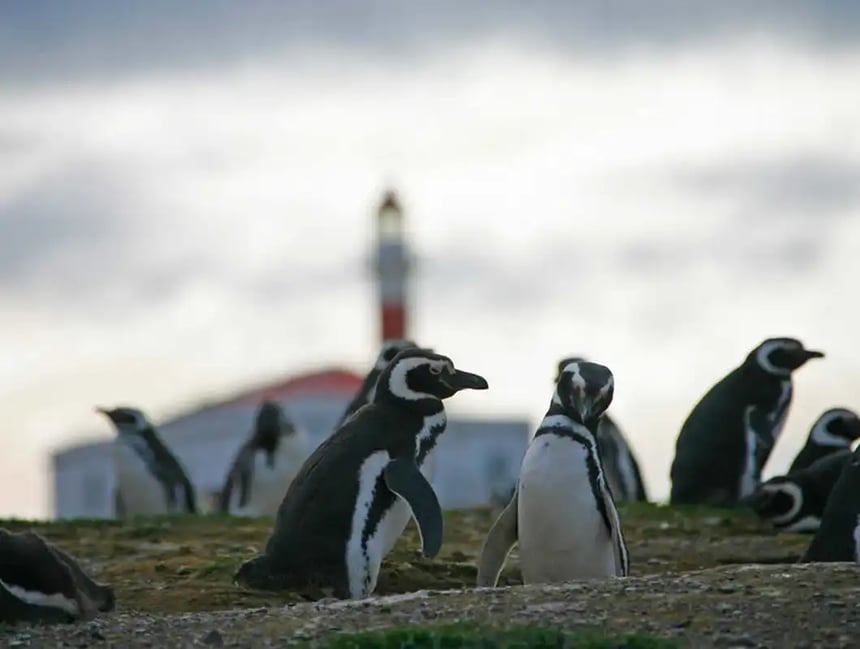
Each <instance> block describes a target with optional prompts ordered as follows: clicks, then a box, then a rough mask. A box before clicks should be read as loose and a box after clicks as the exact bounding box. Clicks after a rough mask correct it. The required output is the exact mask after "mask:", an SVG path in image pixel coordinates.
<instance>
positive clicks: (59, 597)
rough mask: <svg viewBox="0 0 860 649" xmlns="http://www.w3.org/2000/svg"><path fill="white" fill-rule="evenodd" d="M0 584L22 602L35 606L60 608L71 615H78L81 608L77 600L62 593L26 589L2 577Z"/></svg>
mask: <svg viewBox="0 0 860 649" xmlns="http://www.w3.org/2000/svg"><path fill="white" fill-rule="evenodd" d="M0 586H3V588H5V589H6V590H7V591H9V592H10V593H11V594H12V595H14V596H15V597H17V598H18V599H20V600H21V601H22V602H26V603H27V604H32V605H33V606H45V607H48V608H58V609H60V610H63V611H65V612H66V613H69V614H70V615H75V616H76V615H78V613H79V610H80V609H79V607H78V603H77V602H76V601H75V600H73V599H69V598H68V597H66V596H65V595H63V594H62V593H52V594H50V595H48V594H46V593H40V592H39V591H36V590H25V589H24V588H21V587H20V586H14V585H12V584H7V583H6V582H5V581H3V580H2V579H0Z"/></svg>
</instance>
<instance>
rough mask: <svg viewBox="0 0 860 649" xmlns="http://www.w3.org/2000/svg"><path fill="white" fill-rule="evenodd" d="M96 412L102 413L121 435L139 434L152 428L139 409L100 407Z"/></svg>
mask: <svg viewBox="0 0 860 649" xmlns="http://www.w3.org/2000/svg"><path fill="white" fill-rule="evenodd" d="M96 412H100V413H102V414H103V415H105V416H106V417H107V418H108V419H110V420H111V422H112V423H113V425H114V426H116V429H117V431H118V432H120V433H138V432H140V431H142V430H145V429H146V428H149V427H150V426H151V424H150V423H149V420H148V419H147V418H146V415H144V414H143V413H142V412H141V411H140V410H138V409H137V408H129V407H127V406H121V407H119V408H113V409H109V408H102V407H100V406H99V407H97V408H96Z"/></svg>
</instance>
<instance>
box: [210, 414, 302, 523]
mask: <svg viewBox="0 0 860 649" xmlns="http://www.w3.org/2000/svg"><path fill="white" fill-rule="evenodd" d="M309 454H310V441H309V439H308V436H307V433H306V432H305V431H304V430H303V429H301V428H297V427H296V426H295V424H294V423H293V422H292V421H291V420H290V419H289V418H288V417H287V415H286V413H284V411H283V409H282V408H281V406H280V405H279V404H278V403H277V402H275V401H264V402H263V403H262V404H261V405H260V409H259V410H258V411H257V417H256V421H255V422H254V432H253V434H252V435H251V437H250V439H248V441H246V442H245V443H244V444H243V445H242V447H241V448H240V449H239V452H238V454H237V455H236V458H235V460H234V461H233V464H232V466H231V467H230V471H229V472H228V474H227V478H226V480H225V482H224V487H223V488H222V489H221V494H220V499H219V510H220V511H221V513H222V514H227V513H230V514H235V515H239V516H274V515H275V514H276V513H277V511H278V506H279V505H280V504H281V500H283V498H284V494H285V493H286V492H287V487H289V486H290V482H292V480H293V477H294V476H295V475H296V473H298V471H299V469H300V468H301V465H302V462H304V461H305V459H306V458H307V456H308V455H309Z"/></svg>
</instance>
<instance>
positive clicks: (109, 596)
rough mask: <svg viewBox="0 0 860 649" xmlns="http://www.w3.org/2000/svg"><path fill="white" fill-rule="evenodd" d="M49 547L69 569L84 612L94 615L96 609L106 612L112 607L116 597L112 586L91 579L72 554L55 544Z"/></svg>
mask: <svg viewBox="0 0 860 649" xmlns="http://www.w3.org/2000/svg"><path fill="white" fill-rule="evenodd" d="M49 549H50V550H51V552H53V553H54V555H55V556H56V557H57V558H58V559H59V560H60V561H62V562H63V563H64V564H66V567H67V568H68V569H69V572H70V573H71V575H72V578H73V579H74V580H75V585H76V586H77V587H78V591H79V592H80V594H81V599H82V604H83V606H82V609H83V610H84V611H85V612H86V613H88V614H89V615H90V616H93V617H94V616H95V611H96V610H98V611H102V612H108V611H112V610H113V609H114V607H115V605H116V599H115V595H114V592H113V588H111V587H110V586H106V585H103V584H99V583H96V582H95V581H93V580H92V579H91V578H90V576H89V575H88V574H87V573H86V572H84V570H83V568H81V567H80V565H78V562H77V561H76V560H75V559H74V558H73V557H72V556H70V555H69V554H67V553H66V552H64V551H63V550H61V549H60V548H58V547H57V546H56V545H50V546H49Z"/></svg>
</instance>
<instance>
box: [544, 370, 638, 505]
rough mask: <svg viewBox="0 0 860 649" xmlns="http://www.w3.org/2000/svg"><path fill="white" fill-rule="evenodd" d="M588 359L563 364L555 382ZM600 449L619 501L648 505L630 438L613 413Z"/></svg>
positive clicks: (603, 425) (601, 428) (603, 421)
mask: <svg viewBox="0 0 860 649" xmlns="http://www.w3.org/2000/svg"><path fill="white" fill-rule="evenodd" d="M584 360H585V359H584V358H581V357H578V356H571V357H569V358H565V359H563V360H562V361H560V362H559V364H558V370H557V372H556V377H555V380H556V381H558V377H559V376H561V372H562V370H563V369H564V367H565V366H566V365H568V364H569V363H578V362H581V361H584ZM597 450H598V451H599V452H600V459H601V461H602V463H603V470H604V472H605V475H606V483H607V484H608V485H609V490H610V491H611V492H612V497H613V498H614V499H615V501H616V502H619V501H634V502H647V501H648V495H647V493H646V491H645V484H644V483H643V482H642V474H641V472H640V471H639V463H638V462H637V461H636V456H635V455H634V454H633V450H632V449H631V447H630V444H629V443H628V441H627V438H626V437H624V434H623V433H622V432H621V429H620V428H619V427H618V425H617V424H616V423H615V422H614V421H613V420H612V417H610V416H609V413H603V416H602V417H601V418H600V424H599V425H598V427H597Z"/></svg>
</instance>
